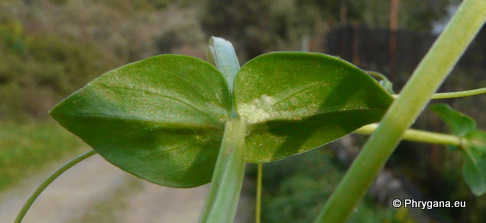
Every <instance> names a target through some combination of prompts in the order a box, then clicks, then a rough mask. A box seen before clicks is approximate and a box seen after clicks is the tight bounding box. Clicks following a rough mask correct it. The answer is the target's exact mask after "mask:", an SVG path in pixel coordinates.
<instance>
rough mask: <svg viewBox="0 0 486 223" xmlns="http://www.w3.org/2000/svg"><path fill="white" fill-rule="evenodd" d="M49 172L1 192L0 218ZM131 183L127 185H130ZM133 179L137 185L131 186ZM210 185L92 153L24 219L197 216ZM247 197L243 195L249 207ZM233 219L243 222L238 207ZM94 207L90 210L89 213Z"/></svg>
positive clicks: (40, 222) (135, 222)
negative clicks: (136, 172) (161, 178)
mask: <svg viewBox="0 0 486 223" xmlns="http://www.w3.org/2000/svg"><path fill="white" fill-rule="evenodd" d="M47 174H48V173H43V174H39V176H35V177H32V178H34V179H27V180H24V181H23V182H21V183H20V184H19V186H18V187H16V188H14V189H11V190H9V191H6V192H2V193H0V222H2V223H9V222H13V221H14V219H15V216H16V215H17V213H18V211H19V210H20V208H21V206H22V205H23V203H24V202H25V200H26V199H27V198H28V196H30V194H31V193H32V191H33V190H34V189H35V186H37V185H38V184H39V182H40V181H41V180H42V179H43V178H44V177H45V176H46V175H47ZM130 185H131V186H130ZM134 185H135V186H134ZM208 188H209V186H208V185H205V186H202V187H197V188H193V189H173V188H167V187H161V186H158V185H155V184H152V183H149V182H146V181H143V180H140V179H138V178H135V177H133V176H131V175H129V174H127V173H125V172H123V171H121V170H119V169H118V168H117V167H114V166H113V165H111V164H109V163H108V162H106V161H105V160H103V159H102V158H101V157H99V156H98V155H95V156H93V157H91V158H88V159H87V160H85V161H83V162H81V163H80V164H78V165H76V166H75V167H73V168H72V169H70V170H68V171H67V172H66V173H64V174H63V175H61V176H60V177H59V178H58V179H57V180H56V181H54V182H53V183H52V184H51V185H50V186H49V187H48V188H47V189H46V190H45V191H44V192H43V193H42V194H41V196H40V197H39V198H38V199H37V201H36V202H35V203H34V205H33V206H32V208H31V209H30V210H29V212H28V214H27V215H26V217H25V219H24V221H23V223H65V222H83V223H84V222H97V223H101V222H120V223H152V222H154V223H155V222H157V223H158V222H181V223H186V222H188V223H190V222H197V219H198V217H199V212H200V210H201V208H202V206H203V203H204V199H205V198H206V193H207V190H208ZM250 203H251V201H250V199H248V198H242V199H241V204H240V206H241V207H242V208H243V209H247V208H248V207H249V206H250V205H249V204H250ZM240 212H242V213H243V214H239V215H238V217H237V219H238V221H236V222H247V220H248V219H247V218H248V217H249V214H247V213H246V212H247V211H245V210H241V211H240ZM93 213H94V214H93Z"/></svg>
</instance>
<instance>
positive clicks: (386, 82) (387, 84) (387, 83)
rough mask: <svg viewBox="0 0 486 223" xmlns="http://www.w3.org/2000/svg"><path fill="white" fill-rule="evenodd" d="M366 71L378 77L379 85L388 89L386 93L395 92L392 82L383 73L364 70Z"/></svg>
mask: <svg viewBox="0 0 486 223" xmlns="http://www.w3.org/2000/svg"><path fill="white" fill-rule="evenodd" d="M366 73H368V74H369V75H371V76H372V77H375V78H378V79H380V81H379V83H380V85H381V86H382V87H383V88H385V90H386V91H388V93H390V94H395V92H394V91H393V83H392V82H391V81H390V80H388V78H387V77H386V76H385V75H383V74H381V73H379V72H375V71H366Z"/></svg>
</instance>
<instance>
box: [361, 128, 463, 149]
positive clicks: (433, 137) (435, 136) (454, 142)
mask: <svg viewBox="0 0 486 223" xmlns="http://www.w3.org/2000/svg"><path fill="white" fill-rule="evenodd" d="M377 128H378V124H370V125H365V126H363V127H361V128H359V129H357V130H356V131H354V133H357V134H363V135H371V134H373V132H375V131H376V129H377ZM403 139H404V140H409V141H415V142H424V143H432V144H441V145H451V146H460V145H461V144H462V140H461V137H458V136H455V135H448V134H443V133H435V132H427V131H422V130H415V129H408V130H407V131H405V133H404V134H403Z"/></svg>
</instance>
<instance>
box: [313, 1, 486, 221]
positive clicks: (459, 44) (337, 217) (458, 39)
mask: <svg viewBox="0 0 486 223" xmlns="http://www.w3.org/2000/svg"><path fill="white" fill-rule="evenodd" d="M485 19H486V1H484V0H466V1H464V2H463V3H462V4H461V6H460V7H459V8H458V10H457V12H456V14H455V15H454V16H453V17H452V19H451V21H450V22H449V24H448V25H447V27H446V28H445V30H444V31H443V33H442V34H441V35H440V36H439V37H438V39H437V40H436V42H435V43H434V45H433V46H432V48H431V49H430V50H429V52H428V53H427V55H426V56H425V57H424V59H423V60H422V62H421V63H420V64H419V66H418V67H417V69H416V70H415V71H414V73H413V75H412V77H411V78H410V80H409V81H408V82H407V84H406V85H405V87H404V88H403V90H402V92H401V94H400V96H399V97H398V98H397V99H396V100H395V101H394V102H393V103H392V105H391V107H390V108H389V109H388V111H387V112H386V114H385V116H384V117H383V119H382V121H381V123H380V126H379V127H378V128H377V129H376V131H375V132H374V133H373V134H372V135H371V137H370V138H369V139H368V141H367V143H366V144H365V145H364V147H363V149H362V150H361V152H360V153H359V155H358V157H357V158H356V159H355V160H354V162H353V164H352V165H351V167H350V168H349V170H348V171H347V173H346V175H345V176H344V178H343V179H342V181H341V182H340V183H339V185H338V186H337V188H336V190H335V192H334V193H333V194H332V195H331V197H330V198H329V200H328V201H327V203H326V205H325V206H324V208H323V209H322V211H321V213H320V214H319V216H318V217H317V219H316V221H315V222H316V223H320V222H331V223H334V222H345V221H346V219H348V217H349V215H350V214H351V213H352V212H353V210H354V208H355V207H356V205H357V204H358V203H359V201H360V200H361V199H362V197H363V196H364V195H365V193H366V191H367V190H368V188H369V187H370V185H371V183H372V182H373V180H374V179H375V178H376V176H377V174H378V173H379V172H380V170H381V169H382V168H383V166H384V164H385V162H386V161H387V160H388V158H389V157H390V155H391V154H392V153H393V151H394V149H395V148H396V146H397V145H398V143H399V142H400V140H401V139H402V137H403V135H404V133H405V131H406V130H407V129H408V128H410V126H411V125H412V123H413V122H414V121H415V120H416V118H417V117H418V115H419V114H420V112H421V111H422V110H423V109H424V108H425V106H426V105H427V103H428V102H429V101H430V98H431V97H432V95H433V94H434V92H435V91H436V90H437V88H438V87H439V86H440V84H441V83H442V82H443V81H444V79H445V78H446V77H447V75H448V74H449V73H450V71H451V70H452V68H453V67H454V65H455V64H456V63H457V61H458V60H459V58H460V57H461V55H462V54H463V53H464V51H465V50H466V48H467V46H469V43H470V42H471V41H472V40H473V38H474V37H475V36H476V34H477V33H478V31H479V30H480V29H481V27H482V25H483V23H484V21H485Z"/></svg>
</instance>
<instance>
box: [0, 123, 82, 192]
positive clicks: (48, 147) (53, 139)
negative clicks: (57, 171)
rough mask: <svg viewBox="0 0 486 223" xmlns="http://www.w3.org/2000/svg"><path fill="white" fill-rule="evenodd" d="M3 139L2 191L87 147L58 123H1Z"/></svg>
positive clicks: (0, 157)
mask: <svg viewBox="0 0 486 223" xmlns="http://www.w3.org/2000/svg"><path fill="white" fill-rule="evenodd" d="M0 139H2V140H0V148H2V149H1V150H0V166H1V167H2V168H0V190H4V189H6V188H8V187H9V186H11V185H13V184H14V183H15V182H17V181H18V180H20V179H22V178H25V177H27V176H29V174H31V173H33V172H36V171H38V170H39V169H42V167H45V166H46V165H49V162H50V161H55V160H59V159H63V158H65V157H67V156H68V155H72V154H74V153H76V152H79V151H80V148H81V147H84V146H85V144H84V143H82V142H81V140H79V139H78V138H76V137H74V136H73V135H71V134H69V133H67V132H66V131H64V130H63V129H62V128H61V127H59V126H58V125H56V124H54V123H31V124H21V125H20V124H18V123H0Z"/></svg>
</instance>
